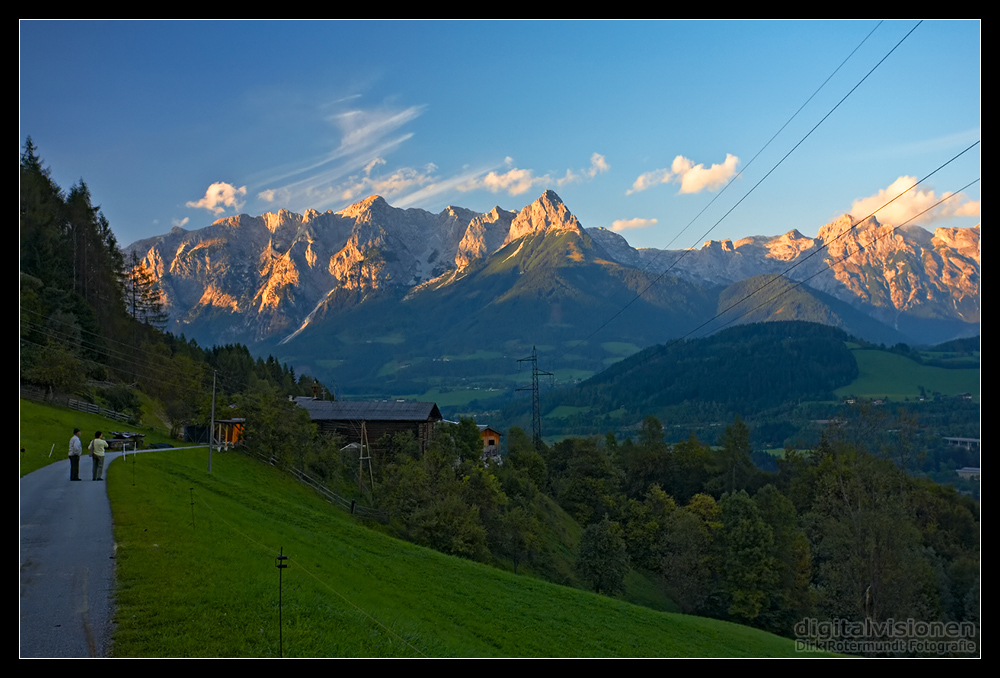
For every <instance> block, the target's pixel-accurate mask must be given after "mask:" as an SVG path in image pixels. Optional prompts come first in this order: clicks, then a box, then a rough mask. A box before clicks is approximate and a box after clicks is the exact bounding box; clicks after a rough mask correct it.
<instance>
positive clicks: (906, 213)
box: [851, 176, 981, 226]
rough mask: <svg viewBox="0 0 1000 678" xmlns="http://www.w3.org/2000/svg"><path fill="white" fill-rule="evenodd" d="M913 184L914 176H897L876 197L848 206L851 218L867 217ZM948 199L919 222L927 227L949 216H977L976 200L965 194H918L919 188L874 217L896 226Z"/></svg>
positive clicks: (929, 192) (860, 199) (928, 190)
mask: <svg viewBox="0 0 1000 678" xmlns="http://www.w3.org/2000/svg"><path fill="white" fill-rule="evenodd" d="M916 182H917V178H916V177H907V176H902V177H899V178H898V179H896V180H895V181H894V182H892V183H891V184H889V186H888V187H887V188H883V189H880V190H879V191H878V193H876V194H875V195H870V196H868V197H867V198H859V199H858V200H855V201H854V203H853V204H852V205H851V215H852V216H853V217H855V218H856V219H861V218H863V217H866V216H868V215H869V214H871V213H872V212H875V210H877V209H879V208H880V207H882V205H885V203H887V202H889V201H890V200H892V199H893V198H895V197H896V196H897V195H899V194H900V193H902V192H903V191H906V189H908V188H910V186H913V184H915V183H916ZM948 196H953V197H951V198H950V199H949V200H947V201H946V202H943V203H941V204H940V205H938V206H937V207H935V208H933V209H931V211H929V212H928V213H927V214H924V215H923V216H921V217H919V222H920V223H924V224H930V223H934V222H936V221H942V220H944V219H948V218H950V217H978V216H979V215H980V208H981V204H980V202H979V201H978V200H970V199H969V197H968V196H966V195H965V194H964V193H959V194H957V195H953V194H951V193H948V192H945V193H942V194H941V195H936V194H935V193H934V190H933V189H927V190H923V191H921V190H919V189H918V188H914V189H913V190H911V191H909V192H907V193H905V194H904V195H902V196H900V197H899V198H898V199H897V200H896V201H895V202H893V203H892V204H891V205H887V206H886V207H884V208H883V209H881V210H880V211H879V212H877V213H876V214H875V218H876V219H878V220H879V222H880V223H883V224H892V225H894V226H898V225H899V224H902V223H904V222H905V221H907V220H908V219H912V218H913V217H914V216H916V215H917V214H920V213H921V212H923V211H924V210H926V209H928V208H930V207H931V205H933V204H934V203H936V202H937V201H939V200H941V199H942V198H946V197H948Z"/></svg>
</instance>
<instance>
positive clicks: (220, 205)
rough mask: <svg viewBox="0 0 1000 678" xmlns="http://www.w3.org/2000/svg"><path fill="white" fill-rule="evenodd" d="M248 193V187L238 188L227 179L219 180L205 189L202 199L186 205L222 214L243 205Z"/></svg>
mask: <svg viewBox="0 0 1000 678" xmlns="http://www.w3.org/2000/svg"><path fill="white" fill-rule="evenodd" d="M246 194H247V187H246V186H240V187H239V188H236V187H235V186H233V185H232V184H228V183H226V182H225V181H217V182H215V183H214V184H212V185H211V186H209V187H208V189H207V190H206V191H205V197H203V198H201V199H200V200H192V201H189V202H187V203H185V205H187V206H188V207H195V208H199V209H206V210H208V211H209V212H212V213H213V214H222V213H223V212H225V211H226V210H227V209H229V208H232V209H233V211H236V210H239V209H241V208H242V207H243V198H244V197H245V196H246Z"/></svg>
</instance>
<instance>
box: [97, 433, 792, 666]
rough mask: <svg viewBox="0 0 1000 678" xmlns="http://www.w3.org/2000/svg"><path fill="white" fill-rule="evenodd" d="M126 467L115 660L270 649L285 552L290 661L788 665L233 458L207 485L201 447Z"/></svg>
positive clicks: (757, 646) (225, 458)
mask: <svg viewBox="0 0 1000 678" xmlns="http://www.w3.org/2000/svg"><path fill="white" fill-rule="evenodd" d="M135 463H136V470H135V477H136V484H135V485H134V486H133V485H132V469H129V468H127V465H126V463H122V462H115V463H114V464H112V465H111V467H110V469H109V476H108V481H109V482H108V491H109V494H110V496H111V503H112V509H113V512H114V521H115V541H116V543H117V552H116V559H117V576H118V582H119V584H118V591H117V594H116V601H117V614H116V630H115V634H114V639H113V643H114V645H113V647H114V655H115V656H117V657H129V656H153V657H158V656H183V657H194V656H198V657H233V656H253V657H270V656H278V654H279V646H278V570H277V569H276V568H275V556H276V555H278V551H279V549H282V548H283V549H284V553H285V555H287V556H289V558H290V559H289V561H288V563H289V565H290V567H289V568H288V569H286V570H284V571H283V580H284V587H283V593H282V596H283V608H282V615H283V620H284V626H283V635H284V654H285V656H299V657H301V656H345V657H350V656H363V657H421V656H428V657H477V656H483V657H486V656H510V657H519V656H524V657H532V656H552V657H557V656H583V657H616V656H663V657H669V656H796V653H795V649H794V644H793V642H792V641H790V640H787V639H783V638H779V637H777V636H773V635H770V634H767V633H763V632H761V631H757V630H755V629H751V628H748V627H743V626H738V625H735V624H730V623H726V622H720V621H715V620H710V619H703V618H699V617H690V616H685V615H680V614H672V613H666V612H658V611H654V610H652V609H649V608H645V607H639V606H636V605H631V604H629V603H625V602H623V601H620V600H615V599H611V598H606V597H602V596H598V595H596V594H591V593H587V592H585V591H579V590H576V589H572V588H567V587H562V586H557V585H555V584H550V583H548V582H545V581H542V580H538V579H534V578H531V577H527V576H516V575H514V574H512V573H510V572H506V571H502V570H498V569H495V568H491V567H487V566H485V565H481V564H478V563H473V562H469V561H466V560H462V559H459V558H454V557H450V556H445V555H443V554H440V553H437V552H435V551H431V550H429V549H425V548H421V547H418V546H414V545H412V544H408V543H406V542H401V541H398V540H396V539H393V538H391V537H388V536H385V535H383V534H381V533H379V532H377V531H374V530H372V529H369V528H367V527H364V526H363V525H360V524H357V523H356V522H355V521H354V519H353V518H352V517H350V516H349V515H347V514H346V513H343V512H341V511H340V510H338V509H335V508H333V507H331V506H329V505H327V504H326V503H325V502H323V501H321V500H320V499H319V497H318V496H317V495H315V494H314V493H313V492H312V491H311V490H308V489H306V488H304V487H302V486H300V485H298V484H297V483H295V482H294V481H292V480H291V479H289V478H288V477H287V476H285V475H283V474H281V473H280V472H279V471H277V470H275V469H274V468H272V467H269V466H265V465H263V464H260V463H258V462H256V461H254V460H251V459H248V458H245V457H243V456H241V455H239V454H236V453H224V454H217V455H216V457H215V462H214V473H213V474H212V475H211V476H210V475H208V473H207V472H206V453H205V452H203V451H188V450H177V451H169V452H156V453H147V454H143V455H139V456H138V457H137V458H136V461H135ZM192 488H193V489H192ZM192 496H193V497H194V500H193V506H192V499H191V497H192ZM192 509H193V514H192ZM649 595H650V597H651V598H655V597H656V595H655V592H652V591H650V592H649Z"/></svg>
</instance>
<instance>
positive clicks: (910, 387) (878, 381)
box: [835, 348, 980, 402]
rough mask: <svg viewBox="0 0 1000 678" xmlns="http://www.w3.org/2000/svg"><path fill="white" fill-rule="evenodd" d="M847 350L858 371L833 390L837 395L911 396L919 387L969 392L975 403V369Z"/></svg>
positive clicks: (946, 392)
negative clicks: (854, 375)
mask: <svg viewBox="0 0 1000 678" xmlns="http://www.w3.org/2000/svg"><path fill="white" fill-rule="evenodd" d="M851 352H852V353H853V354H854V358H855V359H856V360H857V362H858V371H859V374H858V378H857V379H855V380H854V381H853V382H851V383H850V384H848V385H847V386H844V387H842V388H839V389H837V390H836V391H835V393H836V394H837V395H838V396H840V397H848V396H856V397H859V398H884V397H886V396H888V397H889V398H891V399H892V400H903V399H905V398H910V399H915V398H916V397H917V396H919V395H921V393H920V388H921V387H923V389H924V391H925V392H926V394H927V395H930V394H932V393H935V392H937V393H941V394H944V395H948V396H954V395H958V394H960V393H969V394H971V395H972V397H973V399H974V400H975V401H976V402H979V389H980V383H979V379H980V371H979V369H946V368H942V367H931V366H928V365H921V364H919V363H917V362H915V361H913V360H910V359H909V358H907V357H905V356H901V355H897V354H895V353H889V352H887V351H881V350H876V349H860V348H856V349H853V350H852V351H851Z"/></svg>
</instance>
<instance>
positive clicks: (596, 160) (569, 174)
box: [556, 153, 611, 186]
mask: <svg viewBox="0 0 1000 678" xmlns="http://www.w3.org/2000/svg"><path fill="white" fill-rule="evenodd" d="M609 169H611V165H609V164H608V161H607V160H605V159H604V156H603V155H601V154H600V153H594V154H593V155H592V156H590V167H588V168H587V169H582V170H580V171H579V172H574V171H573V170H569V169H568V170H566V176H564V177H562V178H561V179H556V185H557V186H565V185H566V184H571V183H575V182H577V181H583V180H584V179H593V178H594V177H596V176H597V175H598V174H603V173H604V172H607V171H608V170H609Z"/></svg>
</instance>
